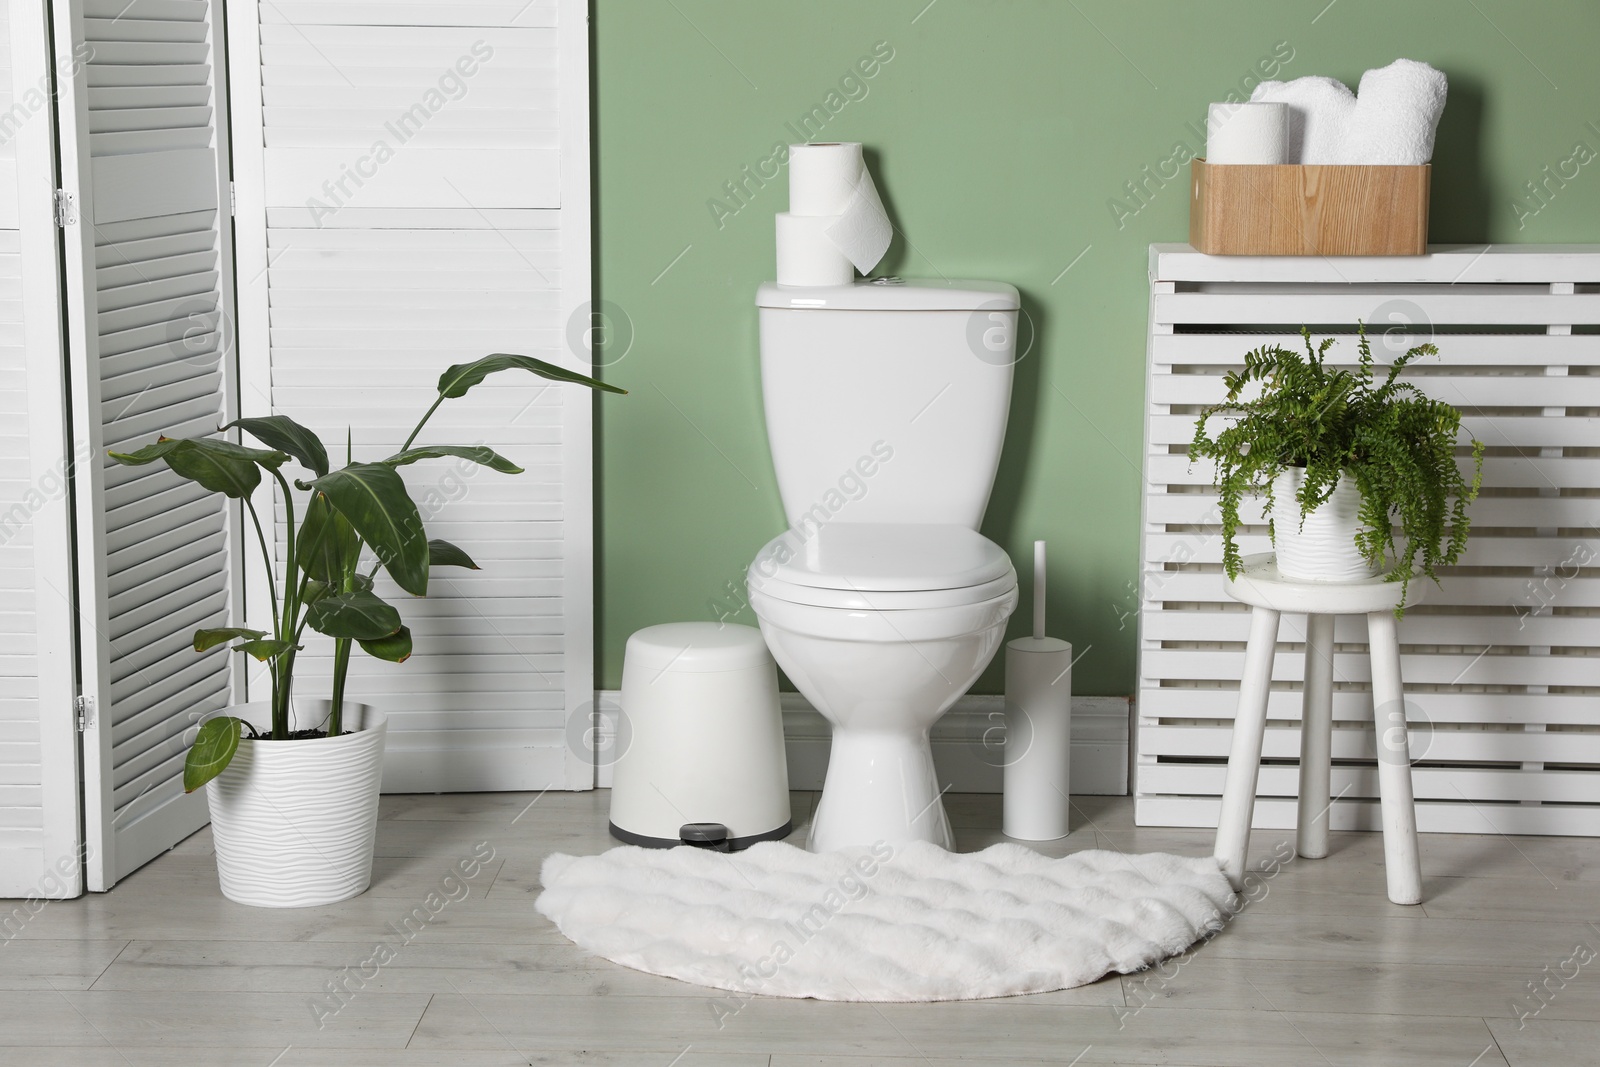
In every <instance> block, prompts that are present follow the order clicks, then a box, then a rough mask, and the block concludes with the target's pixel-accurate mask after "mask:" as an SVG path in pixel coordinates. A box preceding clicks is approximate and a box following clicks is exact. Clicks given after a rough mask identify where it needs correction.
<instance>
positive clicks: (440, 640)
mask: <svg viewBox="0 0 1600 1067" xmlns="http://www.w3.org/2000/svg"><path fill="white" fill-rule="evenodd" d="M252 7H253V9H254V13H255V14H256V18H255V20H254V21H253V24H252V26H251V29H252V30H253V32H254V36H253V38H252V39H250V40H249V42H248V44H247V45H245V46H244V47H243V48H242V49H241V52H242V53H243V54H244V55H245V57H246V58H247V59H248V61H250V62H255V63H259V67H258V70H257V71H256V75H255V77H254V78H253V79H252V82H253V84H252V89H253V91H255V92H257V93H259V96H258V98H257V99H258V102H259V104H258V108H257V110H256V111H255V112H254V114H253V115H252V116H251V118H252V121H255V122H258V123H259V136H255V135H252V136H251V137H250V138H249V141H250V144H251V146H252V150H253V151H257V152H258V153H259V154H258V155H257V156H255V157H254V158H255V160H256V161H257V162H256V164H255V165H258V166H259V168H260V174H259V185H258V186H257V188H258V189H259V193H254V192H252V193H251V195H256V196H258V197H259V200H258V203H259V206H258V207H255V208H254V209H253V210H254V211H255V212H259V214H254V215H252V213H251V212H249V211H247V210H246V199H245V198H246V194H247V191H250V183H247V182H245V181H244V180H242V178H241V181H240V190H241V201H240V210H241V216H240V218H241V221H240V226H241V228H243V227H245V226H247V225H251V224H254V225H258V226H260V229H259V231H258V232H256V233H255V236H254V238H253V239H255V240H257V241H259V244H258V246H257V251H256V255H257V256H258V258H257V259H256V260H255V261H254V263H255V266H254V268H253V269H252V268H247V270H248V271H249V272H251V273H255V272H259V273H260V275H261V282H260V284H259V285H257V286H256V287H254V289H252V290H251V291H250V293H249V294H248V295H246V294H244V292H243V291H242V295H241V304H242V307H241V317H242V319H244V320H246V328H247V329H252V326H251V321H252V317H254V318H253V323H254V327H253V333H252V336H253V337H254V344H255V349H254V351H257V352H260V351H263V350H265V351H268V352H270V366H267V367H261V368H257V370H256V372H255V374H254V377H255V380H256V382H257V383H258V385H259V390H260V391H261V392H266V393H270V407H267V406H265V405H261V404H260V400H261V397H260V396H259V395H258V394H257V392H256V391H255V390H252V389H249V388H247V389H246V390H245V391H244V397H245V404H246V406H247V409H248V408H249V406H250V405H251V404H256V405H257V406H258V410H252V411H250V413H251V414H265V413H266V411H267V410H271V411H278V412H282V413H285V414H289V415H291V416H293V417H294V418H296V419H298V420H300V421H302V422H304V423H305V424H306V425H308V426H310V427H312V428H313V429H315V430H316V431H317V432H318V433H319V434H321V435H322V436H323V437H324V439H325V440H327V441H329V442H330V444H332V443H336V442H342V441H343V440H344V438H345V434H346V432H347V431H348V432H349V433H350V434H351V435H352V436H353V439H354V445H355V452H356V456H357V458H369V459H370V458H377V457H380V456H382V455H384V454H387V453H388V452H390V451H392V450H394V449H395V448H397V447H398V446H399V445H400V444H401V442H402V440H403V439H404V438H405V436H406V435H407V434H408V433H409V431H410V429H411V427H412V424H413V423H414V422H415V420H416V418H417V417H418V416H419V415H420V413H421V412H422V411H423V410H425V409H426V407H427V406H428V405H429V404H430V403H431V402H432V401H433V399H434V397H435V395H436V392H435V383H436V381H437V380H438V377H439V375H440V373H441V372H442V371H443V370H444V368H445V367H447V366H449V365H450V364H453V363H460V362H464V361H466V360H469V359H473V358H477V357H479V356H481V355H484V354H487V353H489V352H492V351H508V352H521V353H526V354H528V355H533V356H537V357H540V358H543V359H547V360H551V361H554V362H558V363H563V364H565V365H574V352H573V350H572V348H571V347H570V345H569V339H568V338H567V336H566V333H567V330H566V326H567V319H568V317H569V316H570V313H571V309H572V308H573V307H574V306H575V305H576V304H577V303H579V302H581V301H582V300H583V299H586V298H587V294H588V278H587V271H588V249H587V240H588V235H587V218H586V214H587V213H586V210H585V211H584V212H583V215H584V218H583V219H581V220H580V219H577V218H576V216H572V217H569V216H568V215H566V214H564V213H563V208H564V207H565V206H566V202H567V200H568V199H569V198H568V197H567V196H565V195H564V194H563V183H564V182H567V181H571V180H572V175H574V174H576V173H577V171H576V170H574V169H573V168H574V166H575V164H573V163H572V162H570V161H568V162H567V163H565V164H564V163H563V162H562V153H563V151H566V149H564V148H563V144H564V141H563V138H569V137H571V136H572V135H573V132H574V129H575V128H574V127H573V125H572V122H571V117H572V115H574V114H582V113H584V111H585V110H586V107H587V96H586V90H585V89H583V88H579V89H578V90H577V92H578V93H579V94H581V97H580V98H579V99H577V101H576V103H574V102H573V101H571V100H568V99H567V98H565V97H564V95H563V94H564V93H566V92H570V91H572V82H571V80H563V73H564V70H563V68H564V66H566V65H571V69H574V70H582V69H584V64H586V49H585V48H584V47H583V46H582V42H583V40H584V36H585V35H584V33H583V32H582V24H583V17H584V12H583V6H582V5H581V4H578V3H572V2H570V0H535V2H533V3H527V4H525V3H523V2H522V0H518V2H517V3H515V4H511V3H507V4H501V3H498V2H493V0H476V2H466V3H446V2H443V0H437V2H419V0H402V2H399V3H392V4H390V3H383V4H378V3H369V2H366V0H349V2H336V3H319V4H305V3H301V4H293V3H291V5H290V7H289V8H284V7H282V6H281V5H279V4H271V5H268V4H265V3H260V4H256V5H252ZM573 19H575V20H576V21H571V20H573ZM235 55H236V56H238V55H240V53H235ZM237 80H238V79H237V77H236V84H237ZM579 84H580V85H581V82H580V83H579ZM574 109H576V110H574ZM586 125H587V124H586V121H585V122H583V123H582V124H580V126H581V128H586ZM574 143H576V142H574ZM257 144H259V146H260V147H259V149H257V148H255V146H256V145H257ZM579 151H580V152H581V155H582V157H583V158H586V155H587V149H586V147H582V148H580V149H579ZM242 158H243V157H241V159H242ZM244 165H245V164H243V163H241V174H242V173H243V171H242V167H243V166H244ZM584 182H585V186H584V188H585V191H584V192H582V193H580V194H577V195H578V197H579V198H580V199H581V197H582V196H586V179H584ZM577 202H578V200H573V203H577ZM563 227H567V230H564V229H563ZM574 227H579V228H578V229H576V230H574V229H573V228H574ZM569 231H570V232H577V233H579V234H581V237H579V240H580V242H581V244H580V247H579V248H578V249H577V250H576V252H574V250H573V249H571V248H570V247H569V246H568V244H567V242H568V240H569V239H570V232H569ZM243 246H244V238H243V237H241V250H242V249H243ZM574 263H576V264H577V265H578V267H577V273H576V275H574V274H573V271H572V269H571V268H572V265H573V264H574ZM574 292H578V293H581V294H582V295H581V296H579V297H578V298H577V299H574V298H573V295H572V294H573V293H574ZM249 343H250V342H247V344H249ZM579 358H580V359H582V360H584V361H586V360H587V355H586V354H584V355H581V356H580V357H579ZM246 376H247V378H248V377H250V376H251V371H250V369H249V368H248V367H247V368H246ZM354 397H359V398H360V401H359V403H357V402H354V401H353V398H354ZM589 404H590V399H589V397H588V396H587V395H582V396H580V395H578V394H577V393H575V392H569V391H566V390H564V389H563V388H561V387H549V386H546V385H543V384H541V383H540V382H539V381H538V380H536V379H534V378H532V377H528V376H523V377H520V378H519V377H516V376H513V375H509V374H508V375H501V376H498V377H497V378H495V379H491V380H490V382H488V383H486V384H485V385H483V386H480V387H479V388H478V389H477V390H476V391H475V392H474V393H472V394H470V395H469V396H468V397H466V398H464V399H462V400H456V401H452V402H450V403H449V404H447V405H445V406H444V407H443V408H442V409H440V411H439V412H438V414H437V415H435V416H434V418H433V420H432V421H431V422H430V424H429V427H428V429H427V431H426V432H425V434H424V440H434V441H450V442H456V443H480V444H485V445H488V446H490V447H493V448H495V449H496V450H498V451H500V452H502V453H504V454H506V455H507V456H509V457H511V458H512V459H514V460H515V461H517V462H518V463H519V464H521V465H522V466H524V467H525V468H526V472H525V473H523V474H521V475H518V476H514V477H507V476H504V475H498V474H494V473H493V472H489V471H479V470H473V469H470V468H466V467H463V466H461V465H458V464H454V463H451V462H428V463H422V464H417V465H414V466H412V467H408V468H406V471H405V475H406V478H407V481H408V483H409V484H410V485H411V487H412V495H413V496H414V497H415V498H417V500H418V501H419V504H420V505H421V507H422V509H423V513H424V515H425V516H426V517H427V521H428V529H429V533H430V535H431V536H436V537H443V538H446V539H448V540H451V541H454V542H456V543H457V544H460V545H461V546H462V547H463V548H465V549H466V550H467V551H468V552H469V553H471V554H472V555H473V556H474V558H476V559H477V560H478V561H479V563H480V564H481V565H482V566H483V568H484V569H483V571H482V572H472V573H470V574H467V573H465V572H450V571H441V572H439V573H438V574H436V575H435V576H434V579H433V583H432V587H431V589H430V595H429V597H428V598H427V599H425V600H416V599H413V598H410V597H407V596H405V595H403V594H401V593H399V592H398V590H396V589H394V588H393V587H392V585H391V584H390V583H388V582H387V580H386V579H385V580H384V582H383V587H382V589H383V591H384V592H385V594H386V595H389V596H391V597H394V598H395V599H396V601H397V603H398V604H399V605H400V607H401V609H402V612H403V614H404V615H405V616H406V618H407V620H408V621H410V622H412V623H413V624H414V625H413V632H414V635H415V640H416V651H415V653H414V655H413V656H412V658H411V659H410V660H409V661H408V662H407V663H405V664H402V665H394V664H387V663H379V662H377V661H374V660H371V659H369V658H366V657H364V656H362V655H361V654H360V653H359V652H358V653H357V654H356V656H355V660H354V669H353V672H352V679H351V681H350V687H349V691H350V692H351V693H352V694H354V695H355V696H356V698H357V699H363V698H367V699H371V700H373V701H374V702H375V703H377V704H379V705H380V706H381V707H383V708H384V710H386V711H387V712H389V713H390V715H391V720H390V746H391V752H401V753H413V754H420V753H426V752H434V753H436V754H437V758H436V762H435V764H434V765H433V766H431V767H430V766H428V765H427V762H426V760H425V759H424V758H422V757H421V756H417V755H413V756H403V757H399V758H397V759H391V761H390V772H391V777H388V778H386V781H385V784H386V787H387V788H396V787H398V788H513V787H520V788H528V787H534V788H538V787H541V786H545V785H552V784H561V785H569V786H570V785H572V784H575V780H574V778H573V775H574V774H575V773H577V772H575V771H574V770H573V766H574V765H573V757H572V756H569V755H568V754H567V753H566V752H565V751H564V749H565V741H564V732H563V730H562V729H561V723H562V716H563V715H564V714H565V712H566V711H567V710H571V709H573V708H574V707H576V705H577V703H578V702H580V701H581V700H584V699H587V698H588V696H589V695H590V694H589V692H588V690H589V689H591V688H592V683H591V682H590V681H589V678H590V676H591V674H592V666H591V656H592V650H591V649H590V647H589V639H588V633H587V630H588V626H587V622H586V621H579V620H587V618H588V612H589V606H588V604H589V597H590V596H591V593H590V590H589V589H588V588H587V585H588V576H587V573H586V571H585V570H581V569H578V568H579V565H578V564H577V563H575V561H574V558H573V557H574V554H575V553H576V554H577V556H578V559H580V560H587V557H588V551H589V548H588V545H587V543H586V542H587V539H588V537H589V530H590V526H589V519H588V516H587V514H586V512H587V510H588V493H587V488H586V487H585V488H584V490H583V491H582V492H576V491H574V490H571V489H569V488H567V484H566V483H567V482H568V480H569V479H570V478H571V477H572V476H573V471H574V470H575V469H577V468H575V467H574V457H575V456H578V457H582V459H583V462H585V463H586V462H587V456H588V449H589V441H588V434H589V427H588V407H589ZM574 427H579V428H580V430H579V436H578V437H575V436H574V434H573V432H572V429H573V428H574ZM583 478H584V479H585V480H587V478H588V475H587V473H585V474H584V475H583ZM574 499H577V500H581V501H582V508H583V511H584V512H585V514H583V515H581V516H574V515H573V514H572V513H571V511H570V507H569V504H570V501H572V500H574ZM282 518H283V517H282V515H281V514H280V515H279V517H278V523H279V530H278V537H277V540H278V552H279V558H280V566H281V565H282V553H283V534H282ZM575 531H580V532H578V533H577V534H575ZM575 536H576V537H581V538H582V540H581V541H575V540H574V537H575ZM582 567H583V568H586V567H587V564H586V563H584V564H582ZM580 573H581V574H582V575H583V578H582V586H583V587H581V588H580V587H575V586H574V581H573V579H574V575H575V574H580ZM569 627H571V628H573V629H576V630H578V631H581V632H582V633H583V636H582V638H581V639H576V638H573V637H572V636H571V635H570V634H569ZM535 638H536V639H535ZM569 657H571V659H569ZM573 660H575V661H576V671H577V673H574V670H573V668H574V666H575V664H574V662H573ZM297 667H298V670H299V674H300V677H299V682H298V683H297V684H298V685H299V686H300V690H299V691H300V692H302V693H310V694H313V695H315V694H319V693H322V692H325V691H326V687H327V684H328V679H329V675H330V670H331V660H330V656H329V649H328V647H327V643H326V642H323V641H320V640H312V641H311V642H310V643H309V645H308V648H307V651H306V652H305V653H304V654H302V656H301V658H300V660H299V662H298V665H297ZM574 694H580V695H577V696H575V695H574ZM490 735H494V736H495V737H496V738H510V739H514V740H509V741H505V742H503V743H506V744H510V745H512V746H514V747H516V748H518V749H519V750H520V751H521V752H522V753H523V755H521V756H519V757H518V758H517V760H516V761H512V760H509V759H507V758H505V756H504V755H503V754H502V750H500V749H499V748H498V747H497V744H483V743H481V742H484V741H486V740H487V739H488V738H489V736H490ZM530 750H534V751H539V752H541V753H543V754H544V755H546V756H549V757H551V758H549V759H545V758H543V757H542V756H541V758H539V759H531V758H528V754H529V752H530ZM579 758H581V757H579ZM552 765H553V766H556V767H566V768H567V770H566V771H565V773H564V774H562V775H558V776H557V778H555V779H551V778H549V777H547V775H548V774H549V767H550V766H552ZM395 774H398V776H399V777H398V778H395V777H393V775H395ZM541 776H546V777H541ZM586 777H587V776H586ZM581 784H584V785H587V781H584V782H582V783H581Z"/></svg>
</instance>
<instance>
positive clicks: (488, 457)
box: [384, 445, 522, 474]
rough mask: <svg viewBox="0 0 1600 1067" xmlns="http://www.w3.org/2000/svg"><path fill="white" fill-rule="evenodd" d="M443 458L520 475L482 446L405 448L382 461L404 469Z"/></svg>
mask: <svg viewBox="0 0 1600 1067" xmlns="http://www.w3.org/2000/svg"><path fill="white" fill-rule="evenodd" d="M445 456H454V457H455V458H457V459H465V460H470V461H471V462H473V463H481V464H482V465H483V466H485V467H488V468H489V469H490V470H495V471H499V472H500V473H501V474H521V473H522V468H521V467H519V466H517V465H516V464H515V463H513V462H511V461H510V460H509V459H507V458H506V457H504V456H502V455H501V454H500V453H498V452H496V451H495V450H494V449H492V448H485V447H484V446H483V445H423V446H422V447H420V448H407V449H403V450H401V451H399V452H396V453H395V454H394V455H392V456H390V457H389V458H388V459H386V460H384V462H385V463H387V464H388V465H389V466H391V467H404V466H406V465H407V464H409V463H415V462H417V460H419V459H443V458H444V457H445Z"/></svg>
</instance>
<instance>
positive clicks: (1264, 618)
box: [1216, 553, 1422, 904]
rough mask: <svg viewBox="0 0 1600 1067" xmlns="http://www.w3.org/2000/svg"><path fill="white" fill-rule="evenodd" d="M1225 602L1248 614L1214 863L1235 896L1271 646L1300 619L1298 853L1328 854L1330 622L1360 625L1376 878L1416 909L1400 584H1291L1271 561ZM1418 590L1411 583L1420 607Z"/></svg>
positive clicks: (1247, 574) (1264, 559)
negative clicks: (1373, 774)
mask: <svg viewBox="0 0 1600 1067" xmlns="http://www.w3.org/2000/svg"><path fill="white" fill-rule="evenodd" d="M1244 565H1245V566H1244V570H1243V572H1241V573H1240V575H1239V577H1238V578H1237V579H1233V580H1230V581H1229V582H1228V583H1227V591H1228V595H1229V596H1231V597H1233V598H1234V599H1235V600H1237V601H1239V602H1240V603H1243V604H1249V605H1250V608H1251V612H1250V644H1249V647H1248V648H1247V649H1246V651H1245V657H1244V677H1243V678H1242V679H1240V682H1239V711H1238V714H1237V715H1235V716H1234V720H1233V748H1232V751H1231V752H1230V753H1229V755H1228V778H1227V782H1226V784H1225V785H1224V786H1223V790H1222V814H1221V817H1220V819H1219V820H1218V822H1217V847H1216V857H1217V860H1218V862H1219V863H1220V864H1221V865H1222V869H1223V872H1224V873H1225V874H1227V876H1228V879H1229V881H1231V882H1232V883H1233V885H1234V888H1236V889H1237V888H1239V887H1240V885H1241V880H1242V879H1243V877H1244V865H1245V854H1246V852H1247V851H1248V849H1249V847H1250V819H1251V815H1252V814H1253V813H1254V810H1255V802H1256V777H1257V774H1258V773H1259V772H1260V769H1261V743H1262V740H1263V736H1264V735H1265V733H1266V727H1267V697H1268V694H1269V692H1270V690H1271V688H1272V660H1273V653H1274V650H1275V646H1276V644H1277V641H1278V617H1279V616H1280V615H1281V614H1282V613H1284V612H1290V613H1295V614H1299V613H1304V614H1305V616H1306V669H1305V685H1304V695H1303V703H1302V704H1301V714H1300V810H1299V818H1298V833H1297V840H1296V851H1297V852H1298V853H1299V854H1300V855H1301V856H1303V857H1305V858H1307V859H1320V858H1322V857H1323V856H1326V855H1327V854H1328V809H1329V807H1330V805H1331V801H1330V797H1329V783H1328V779H1329V774H1330V771H1329V760H1330V756H1331V751H1332V747H1333V622H1334V617H1335V616H1337V615H1365V616H1366V617H1367V643H1368V645H1369V648H1370V651H1369V655H1370V656H1371V657H1372V707H1373V717H1374V725H1375V726H1376V729H1377V742H1378V795H1379V797H1380V798H1381V800H1382V810H1383V855H1384V868H1385V873H1386V874H1387V876H1388V881H1389V899H1390V900H1392V901H1394V902H1395V903H1396V904H1420V903H1421V902H1422V867H1421V862H1420V860H1419V857H1418V854H1417V814H1416V809H1415V807H1414V806H1413V804H1412V797H1411V757H1410V745H1409V744H1408V741H1407V736H1406V719H1405V693H1404V690H1403V689H1402V685H1401V681H1400V640H1399V636H1398V634H1397V633H1396V630H1395V617H1394V610H1395V607H1396V605H1398V604H1399V602H1400V583H1398V582H1386V581H1384V580H1383V578H1382V577H1381V576H1380V577H1377V578H1372V579H1368V580H1366V581H1359V582H1327V583H1322V582H1297V581H1293V580H1291V579H1288V578H1284V577H1283V576H1282V575H1280V574H1279V573H1278V565H1277V559H1276V557H1275V556H1273V555H1272V554H1271V553H1267V554H1265V555H1260V556H1248V557H1246V558H1245V560H1244ZM1421 589H1422V583H1421V582H1418V581H1413V582H1412V583H1411V599H1412V602H1413V603H1415V601H1416V600H1417V599H1419V594H1420V591H1421Z"/></svg>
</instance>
